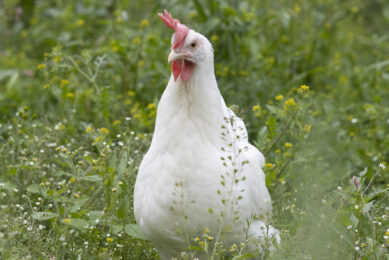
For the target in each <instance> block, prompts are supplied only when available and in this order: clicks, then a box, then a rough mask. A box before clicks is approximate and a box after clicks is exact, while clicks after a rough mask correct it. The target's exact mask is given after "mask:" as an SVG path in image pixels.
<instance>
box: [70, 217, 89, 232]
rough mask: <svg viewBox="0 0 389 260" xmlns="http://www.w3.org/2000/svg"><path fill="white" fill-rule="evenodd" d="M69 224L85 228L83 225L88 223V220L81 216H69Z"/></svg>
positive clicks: (80, 228)
mask: <svg viewBox="0 0 389 260" xmlns="http://www.w3.org/2000/svg"><path fill="white" fill-rule="evenodd" d="M69 225H70V226H72V227H74V228H76V229H79V230H82V229H84V228H85V226H87V225H88V222H87V221H86V220H84V219H81V218H71V219H70V222H69Z"/></svg>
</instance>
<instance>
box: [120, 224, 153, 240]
mask: <svg viewBox="0 0 389 260" xmlns="http://www.w3.org/2000/svg"><path fill="white" fill-rule="evenodd" d="M124 231H125V232H126V233H127V235H129V236H132V237H135V238H139V239H142V240H148V239H147V238H146V237H145V236H144V235H143V234H142V232H141V231H140V229H139V226H138V225H136V224H127V225H125V226H124Z"/></svg>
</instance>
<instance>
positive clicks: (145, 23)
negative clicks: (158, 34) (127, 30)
mask: <svg viewBox="0 0 389 260" xmlns="http://www.w3.org/2000/svg"><path fill="white" fill-rule="evenodd" d="M149 24H150V23H149V20H147V19H143V20H142V21H140V27H141V28H143V27H147V26H149Z"/></svg>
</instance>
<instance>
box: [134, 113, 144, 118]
mask: <svg viewBox="0 0 389 260" xmlns="http://www.w3.org/2000/svg"><path fill="white" fill-rule="evenodd" d="M134 118H135V119H141V118H142V115H141V114H139V113H136V114H134Z"/></svg>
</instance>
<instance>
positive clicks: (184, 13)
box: [0, 0, 389, 259]
mask: <svg viewBox="0 0 389 260" xmlns="http://www.w3.org/2000/svg"><path fill="white" fill-rule="evenodd" d="M164 8H166V9H167V10H169V12H171V13H172V14H173V15H174V16H176V17H177V18H179V19H180V20H181V22H183V23H185V24H187V25H188V26H189V27H191V28H193V29H195V30H197V31H199V32H201V33H202V34H204V35H206V36H207V37H208V39H210V41H211V42H212V43H213V46H214V50H215V69H216V75H217V79H218V82H219V88H220V90H221V92H222V94H223V96H224V98H225V100H226V103H227V104H229V105H230V106H232V105H233V108H234V109H235V111H236V112H237V113H238V114H239V115H240V116H241V117H242V118H244V120H245V122H246V125H247V128H248V131H249V133H250V137H251V141H252V142H253V143H254V144H255V145H256V146H257V147H258V148H259V149H260V150H262V151H263V153H264V154H265V156H266V162H267V163H266V165H265V173H266V182H267V185H268V188H269V190H270V192H271V195H272V199H273V204H274V206H273V207H274V209H273V211H274V214H273V215H274V216H273V222H274V223H273V225H274V226H276V227H277V228H279V229H280V230H281V234H282V235H281V236H282V243H281V245H280V246H279V248H278V249H277V250H276V251H274V252H273V253H271V254H269V255H268V258H269V259H286V258H287V259H353V258H354V259H386V258H388V257H389V252H388V246H389V238H388V236H389V229H388V227H389V225H388V224H389V215H388V210H389V208H388V205H389V200H388V189H389V187H388V180H389V177H388V166H389V165H388V163H389V5H388V3H387V1H386V0H369V1H363V0H347V1H345V0H327V1H310V0H298V1H287V0H277V1H270V0H262V1H250V0H246V1H238V0H229V1H222V0H193V1H183V0H175V1H166V0H161V1H150V0H143V1H128V0H124V1H114V0H109V1H98V0H87V1H76V0H68V1H61V0H5V1H2V2H0V39H1V41H0V90H1V91H0V122H1V123H0V151H1V153H0V172H1V175H0V204H1V206H0V258H2V259H47V258H50V259H78V258H79V259H84V258H85V259H91V258H100V259H107V258H108V257H112V258H114V259H116V258H123V259H153V258H157V257H158V255H157V253H156V251H155V250H154V249H153V247H152V244H151V243H150V242H148V241H146V240H145V239H144V237H143V235H142V234H141V233H139V231H138V229H137V226H136V225H135V220H134V216H133V210H132V193H133V186H134V181H135V178H136V174H137V167H138V166H139V163H140V161H141V159H142V156H143V154H144V153H145V151H146V150H147V148H148V146H149V144H150V140H151V136H152V133H153V124H154V119H155V114H156V107H157V104H158V99H159V98H160V96H161V94H162V92H163V89H164V87H165V86H166V83H167V80H168V78H169V75H170V68H169V65H168V64H167V55H168V53H169V50H170V36H171V31H170V30H167V29H166V28H165V26H164V25H163V24H162V23H161V22H160V21H159V20H158V17H157V16H156V13H158V12H160V11H162V10H163V9H164ZM205 237H206V236H205ZM194 242H198V244H199V248H202V250H205V249H206V248H205V246H206V245H208V244H212V241H205V242H206V243H205V242H204V241H202V240H200V241H194ZM224 250H225V251H229V252H232V253H233V254H234V255H235V256H237V259H240V258H239V257H241V258H243V257H244V256H242V254H243V253H242V252H241V250H240V245H237V246H236V247H234V248H231V249H224ZM225 251H223V249H222V248H220V250H219V251H218V256H220V255H223V252H225Z"/></svg>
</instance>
